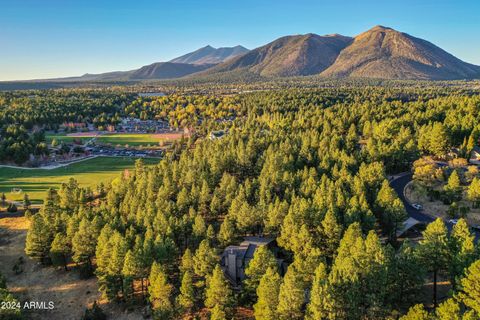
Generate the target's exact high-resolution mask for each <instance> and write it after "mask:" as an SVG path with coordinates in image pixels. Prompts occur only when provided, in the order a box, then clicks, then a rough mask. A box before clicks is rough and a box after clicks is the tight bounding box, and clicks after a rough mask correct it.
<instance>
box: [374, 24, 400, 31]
mask: <svg viewBox="0 0 480 320" xmlns="http://www.w3.org/2000/svg"><path fill="white" fill-rule="evenodd" d="M368 31H395V30H394V29H392V28H389V27H385V26H382V25H380V24H377V25H376V26H374V27H373V28H371V29H370V30H368Z"/></svg>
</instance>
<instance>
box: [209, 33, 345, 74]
mask: <svg viewBox="0 0 480 320" xmlns="http://www.w3.org/2000/svg"><path fill="white" fill-rule="evenodd" d="M351 41H352V38H350V37H345V36H341V35H337V34H335V35H328V36H319V35H316V34H311V33H310V34H306V35H294V36H286V37H282V38H279V39H277V40H275V41H273V42H270V43H269V44H267V45H264V46H262V47H259V48H256V49H254V50H251V51H250V52H248V53H246V54H244V55H242V56H239V57H236V58H233V59H231V60H229V61H226V62H224V63H222V64H220V65H218V66H216V67H214V68H212V69H210V70H208V71H207V72H206V73H205V74H212V73H220V72H227V71H233V70H248V71H250V72H252V73H255V74H259V75H261V76H280V77H284V76H304V75H311V74H317V73H320V72H321V71H323V70H325V69H326V68H327V67H329V66H330V65H331V64H332V63H333V62H334V61H335V59H336V58H337V56H338V54H339V53H340V51H341V50H342V49H344V48H345V47H346V46H347V45H349V44H350V42H351Z"/></svg>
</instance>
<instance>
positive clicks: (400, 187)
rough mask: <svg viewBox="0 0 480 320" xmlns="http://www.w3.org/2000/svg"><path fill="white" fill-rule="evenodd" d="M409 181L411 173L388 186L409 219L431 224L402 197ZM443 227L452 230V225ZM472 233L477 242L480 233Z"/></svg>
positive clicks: (448, 224)
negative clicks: (401, 202) (401, 204)
mask: <svg viewBox="0 0 480 320" xmlns="http://www.w3.org/2000/svg"><path fill="white" fill-rule="evenodd" d="M410 181H412V174H411V173H408V174H407V173H406V174H404V175H402V176H401V177H399V178H396V179H393V180H392V181H391V182H390V186H391V187H392V188H393V189H394V190H395V192H397V194H398V197H399V198H400V199H401V200H402V201H403V205H404V206H405V210H407V213H408V215H409V216H410V217H412V218H414V219H416V220H418V221H420V222H424V223H427V224H428V223H430V222H433V221H434V220H435V219H434V218H433V217H431V216H429V215H428V214H425V213H423V211H422V210H418V209H415V208H414V207H412V205H411V204H410V202H408V201H407V199H405V195H404V193H403V191H404V189H405V186H406V185H407V183H409V182H410ZM445 225H446V226H447V228H448V231H451V230H452V228H453V223H450V222H447V221H445ZM473 232H474V233H475V239H476V241H479V239H480V232H479V231H476V230H474V231H473Z"/></svg>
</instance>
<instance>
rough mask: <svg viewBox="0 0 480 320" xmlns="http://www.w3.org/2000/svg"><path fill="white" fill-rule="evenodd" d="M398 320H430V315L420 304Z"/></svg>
mask: <svg viewBox="0 0 480 320" xmlns="http://www.w3.org/2000/svg"><path fill="white" fill-rule="evenodd" d="M400 320H431V317H430V315H429V314H428V312H427V311H425V308H424V307H423V305H421V304H416V305H414V306H413V307H411V308H410V309H409V310H408V313H407V314H406V315H404V316H403V317H401V318H400Z"/></svg>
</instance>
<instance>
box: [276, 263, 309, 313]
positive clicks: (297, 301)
mask: <svg viewBox="0 0 480 320" xmlns="http://www.w3.org/2000/svg"><path fill="white" fill-rule="evenodd" d="M304 302H305V288H304V286H303V281H302V279H301V278H300V276H299V274H298V272H297V271H296V270H295V268H294V267H290V268H288V270H287V273H286V274H285V277H284V278H283V282H282V284H281V285H280V291H279V295H278V308H277V314H278V317H279V319H285V320H287V319H301V318H302V305H303V303H304Z"/></svg>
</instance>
